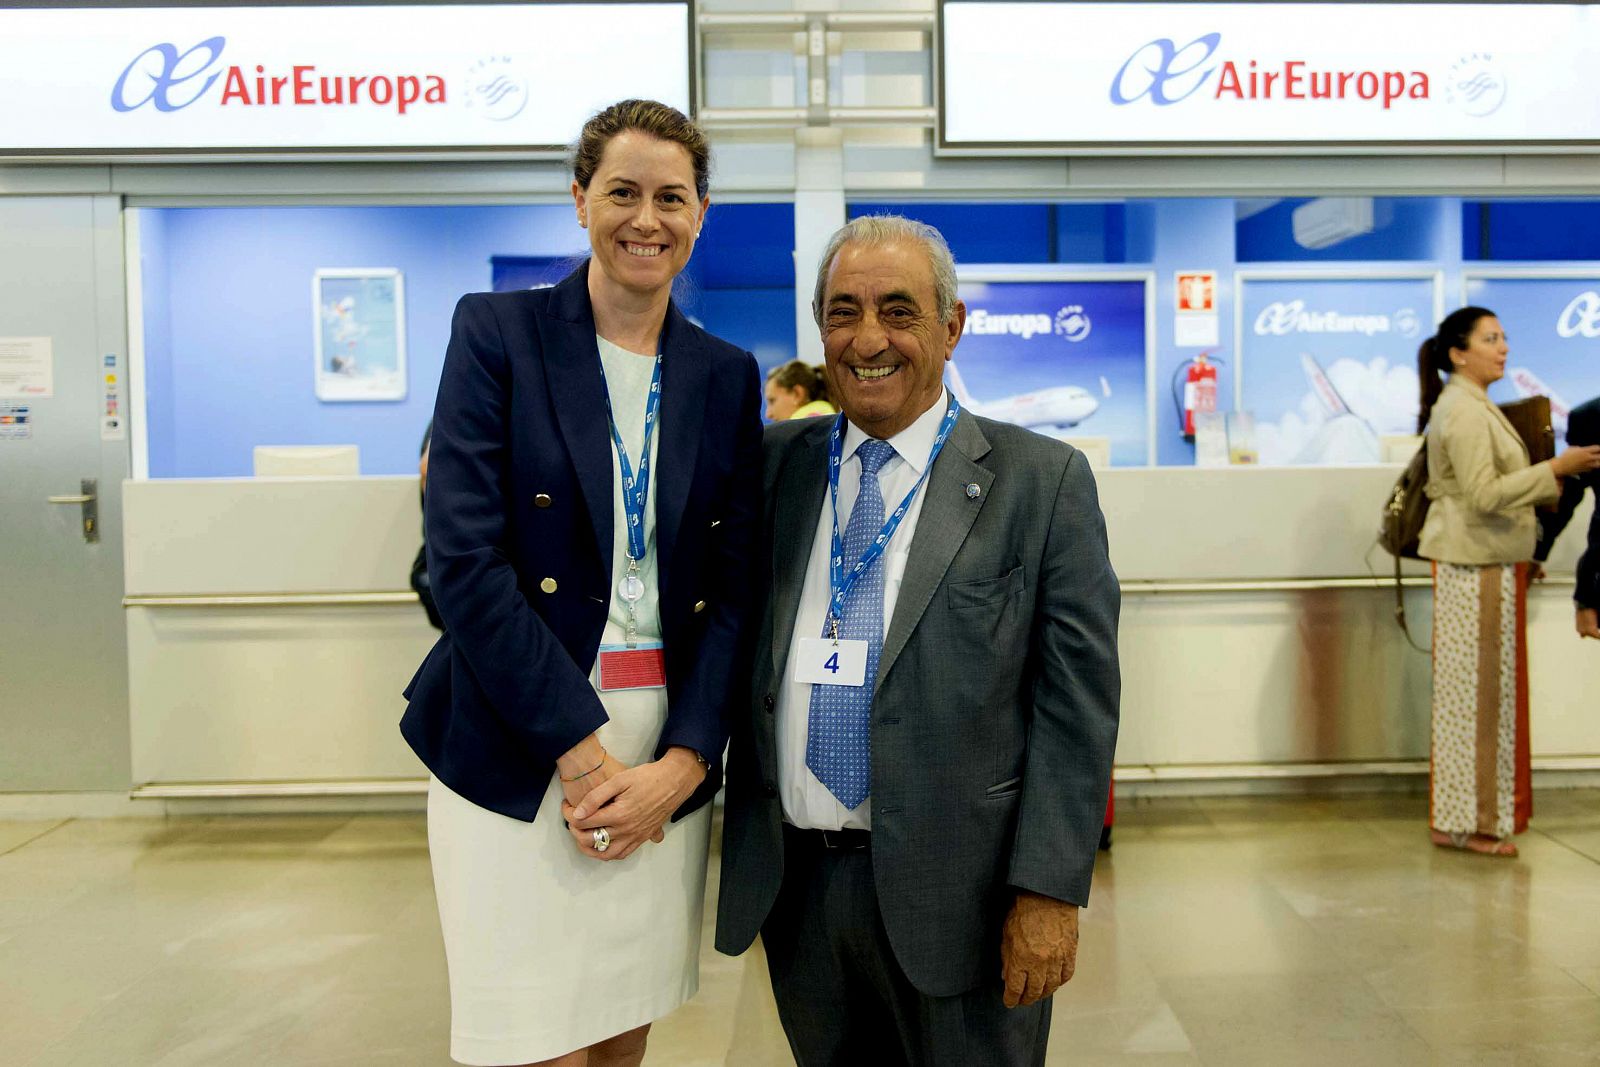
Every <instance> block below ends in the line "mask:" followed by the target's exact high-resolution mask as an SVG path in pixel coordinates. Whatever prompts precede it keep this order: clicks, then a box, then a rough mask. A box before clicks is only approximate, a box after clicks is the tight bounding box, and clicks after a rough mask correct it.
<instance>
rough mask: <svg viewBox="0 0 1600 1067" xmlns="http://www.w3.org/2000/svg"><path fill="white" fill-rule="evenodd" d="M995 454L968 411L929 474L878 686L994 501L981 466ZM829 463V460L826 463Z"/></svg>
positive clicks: (991, 475) (991, 479) (988, 472)
mask: <svg viewBox="0 0 1600 1067" xmlns="http://www.w3.org/2000/svg"><path fill="white" fill-rule="evenodd" d="M988 452H989V441H988V439H987V438H985V437H984V436H983V431H982V430H981V429H979V428H978V423H977V421H976V419H975V418H974V416H972V415H971V414H970V413H968V412H965V411H963V412H962V413H961V415H960V417H958V418H957V419H956V425H955V428H954V429H953V430H951V431H950V438H949V440H948V442H947V443H946V445H945V447H944V450H943V451H941V452H940V453H939V458H938V459H936V460H934V461H933V470H931V471H929V472H928V481H927V484H926V485H924V486H923V488H922V492H923V494H924V496H923V501H922V512H921V514H919V515H918V516H917V530H916V536H914V537H913V538H912V540H911V549H910V553H909V555H908V556H907V557H906V570H905V574H904V575H903V576H902V577H901V579H900V593H899V596H898V597H897V599H896V600H895V605H894V618H893V619H891V620H890V622H889V632H888V634H886V635H885V637H884V641H883V654H882V655H881V656H880V657H879V660H878V677H877V680H876V682H875V683H874V684H875V685H882V684H883V680H884V679H885V678H887V677H888V676H889V670H890V668H892V667H893V666H894V661H895V660H896V659H897V658H898V657H899V655H900V653H901V651H902V650H903V649H904V648H905V647H906V642H907V641H908V640H910V638H911V634H912V631H914V630H915V629H916V628H917V623H918V622H919V621H921V619H922V616H923V613H924V612H925V611H926V610H927V608H928V604H929V603H930V602H931V601H932V600H933V594H934V592H935V591H936V590H937V589H938V587H939V583H940V582H942V581H944V575H945V572H946V571H947V570H949V569H950V561H951V560H953V559H955V556H956V552H957V551H959V550H960V548H961V544H962V542H963V541H965V540H966V539H967V533H968V531H970V530H971V529H972V524H973V523H974V522H976V521H977V518H978V512H979V511H981V510H982V509H983V504H984V501H986V500H987V499H988V498H989V487H990V486H991V485H993V484H994V472H993V471H991V470H989V469H988V468H986V467H981V466H979V465H978V463H977V462H976V461H977V460H979V459H982V458H983V457H984V456H985V455H987V454H988ZM824 462H826V459H824ZM974 484H975V485H977V487H978V495H977V496H976V497H969V496H968V495H967V486H969V485H974Z"/></svg>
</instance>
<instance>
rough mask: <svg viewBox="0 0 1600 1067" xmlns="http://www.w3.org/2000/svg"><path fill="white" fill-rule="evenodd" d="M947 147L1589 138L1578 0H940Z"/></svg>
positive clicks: (1592, 44) (1599, 104)
mask: <svg viewBox="0 0 1600 1067" xmlns="http://www.w3.org/2000/svg"><path fill="white" fill-rule="evenodd" d="M939 16H940V17H939V32H938V34H937V35H936V40H937V47H938V51H939V65H938V69H939V71H940V83H939V141H938V144H939V148H940V150H941V151H944V152H950V153H956V154H962V153H965V154H982V153H993V154H1019V153H1021V154H1036V155H1060V154H1071V153H1073V152H1086V153H1087V152H1092V153H1107V152H1112V153H1115V152H1126V153H1138V152H1140V151H1146V152H1149V151H1163V152H1166V151H1173V150H1178V151H1182V150H1184V149H1192V150H1195V151H1207V152H1216V151H1228V150H1234V151H1241V152H1243V151H1257V152H1259V151H1260V150H1262V149H1264V148H1273V147H1278V146H1284V147H1295V146H1305V147H1310V148H1314V149H1316V150H1319V151H1346V152H1372V151H1383V150H1385V149H1387V150H1390V151H1394V152H1401V153H1414V152H1415V151H1416V150H1417V148H1418V147H1419V146H1428V147H1430V148H1432V149H1434V150H1451V149H1453V150H1456V151H1463V152H1465V151H1473V152H1477V151H1483V150H1485V149H1489V148H1491V147H1493V148H1498V149H1501V150H1510V151H1518V150H1521V151H1537V150H1539V149H1540V148H1547V147H1555V146H1593V145H1595V144H1596V143H1600V94H1597V93H1596V92H1595V91H1594V88H1593V86H1591V85H1590V84H1589V81H1588V79H1587V78H1586V77H1581V76H1578V75H1577V73H1576V72H1579V71H1586V70H1590V69H1592V68H1593V59H1592V57H1593V55H1594V52H1595V50H1596V48H1597V47H1600V9H1597V8H1596V7H1595V6H1594V5H1591V4H1584V3H1275V2H1262V3H1232V4H1227V3H1223V4H1198V3H1079V2H1071V0H1037V2H1027V3H1015V2H998V3H997V2H987V0H942V2H941V4H940V6H939Z"/></svg>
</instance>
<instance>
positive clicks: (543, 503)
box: [533, 493, 550, 593]
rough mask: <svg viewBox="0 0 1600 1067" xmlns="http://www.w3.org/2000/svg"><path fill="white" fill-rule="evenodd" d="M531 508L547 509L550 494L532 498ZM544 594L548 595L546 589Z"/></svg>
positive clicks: (540, 494)
mask: <svg viewBox="0 0 1600 1067" xmlns="http://www.w3.org/2000/svg"><path fill="white" fill-rule="evenodd" d="M533 506H534V507H536V508H547V507H549V506H550V494H549V493H539V494H536V495H535V496H534V498H533ZM545 592H547V593H548V592H549V590H548V589H546V590H545Z"/></svg>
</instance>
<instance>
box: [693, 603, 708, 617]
mask: <svg viewBox="0 0 1600 1067" xmlns="http://www.w3.org/2000/svg"><path fill="white" fill-rule="evenodd" d="M704 610H706V602H705V601H704V600H696V601H695V602H694V613H695V614H696V615H698V614H700V613H701V612H702V611H704Z"/></svg>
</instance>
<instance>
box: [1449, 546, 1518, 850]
mask: <svg viewBox="0 0 1600 1067" xmlns="http://www.w3.org/2000/svg"><path fill="white" fill-rule="evenodd" d="M1527 572H1528V565H1527V564H1526V563H1517V564H1495V565H1491V566H1486V567H1480V566H1465V565H1461V564H1455V563H1435V564H1434V565H1433V756H1432V764H1431V770H1432V773H1431V775H1430V786H1431V792H1430V804H1429V811H1430V823H1431V825H1432V827H1433V828H1434V829H1435V830H1442V831H1444V832H1446V833H1477V834H1488V835H1489V836H1491V837H1510V836H1511V835H1512V834H1520V833H1521V832H1522V831H1524V830H1526V829H1527V828H1528V816H1530V815H1531V814H1533V784H1532V783H1533V779H1532V771H1531V769H1530V764H1529V758H1528V644H1527V617H1528V616H1527V596H1526V594H1527V588H1528V583H1527Z"/></svg>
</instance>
